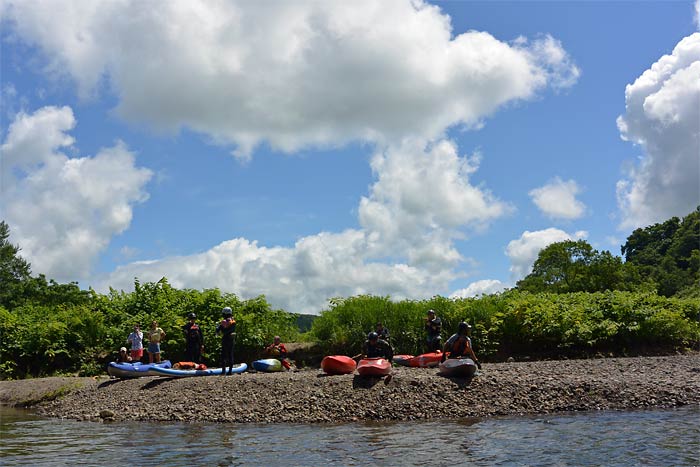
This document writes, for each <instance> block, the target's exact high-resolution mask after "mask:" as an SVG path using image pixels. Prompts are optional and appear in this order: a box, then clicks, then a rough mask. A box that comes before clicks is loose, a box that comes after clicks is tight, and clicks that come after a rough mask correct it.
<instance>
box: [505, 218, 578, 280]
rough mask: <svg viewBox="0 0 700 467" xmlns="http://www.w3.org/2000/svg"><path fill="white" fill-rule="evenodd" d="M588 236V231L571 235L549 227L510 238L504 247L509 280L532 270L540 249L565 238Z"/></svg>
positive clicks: (516, 278) (527, 231)
mask: <svg viewBox="0 0 700 467" xmlns="http://www.w3.org/2000/svg"><path fill="white" fill-rule="evenodd" d="M587 236H588V232H585V231H578V232H575V233H574V234H573V235H572V234H569V233H567V232H564V231H563V230H560V229H555V228H549V229H544V230H536V231H534V232H530V231H529V230H526V231H525V232H523V234H522V235H521V236H520V238H518V239H516V240H511V241H510V242H509V243H508V246H507V247H506V255H507V256H508V257H509V258H510V264H511V266H510V275H511V280H512V281H513V282H516V281H518V280H520V279H522V278H523V277H525V276H527V275H528V274H530V272H532V266H533V264H534V263H535V260H536V259H537V255H539V253H540V251H541V250H542V249H543V248H545V247H546V246H548V245H551V244H552V243H556V242H563V241H565V240H578V239H583V238H586V237H587Z"/></svg>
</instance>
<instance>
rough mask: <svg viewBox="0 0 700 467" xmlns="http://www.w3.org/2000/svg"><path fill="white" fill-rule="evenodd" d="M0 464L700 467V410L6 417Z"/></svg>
mask: <svg viewBox="0 0 700 467" xmlns="http://www.w3.org/2000/svg"><path fill="white" fill-rule="evenodd" d="M0 438H1V440H2V443H0V464H1V465H3V466H15V465H34V466H69V465H70V466H72V465H99V466H111V465H139V466H150V465H168V466H191V465H221V466H223V465H256V466H261V467H262V466H273V465H283V466H285V467H292V466H307V465H309V466H316V465H318V466H324V465H339V466H345V465H421V466H431V467H432V466H443V465H444V466H457V465H475V466H482V465H483V466H492V465H517V466H520V465H527V466H568V465H572V466H574V465H575V466H582V465H605V466H625V467H628V466H633V465H643V466H655V467H656V466H700V408H699V407H697V406H690V407H683V408H678V409H672V410H646V411H632V412H587V413H576V414H563V415H551V416H538V417H508V418H491V419H474V420H447V421H445V420H443V421H439V422H435V421H433V422H421V423H407V422H402V423H353V424H338V425H284V424H274V425H227V424H202V423H200V424H183V423H106V424H102V423H91V422H77V421H72V420H55V419H46V418H40V417H37V416H34V415H32V414H31V413H29V412H27V411H22V410H17V409H10V408H7V407H2V408H0Z"/></svg>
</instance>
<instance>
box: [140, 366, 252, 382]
mask: <svg viewBox="0 0 700 467" xmlns="http://www.w3.org/2000/svg"><path fill="white" fill-rule="evenodd" d="M247 369H248V365H246V364H245V363H239V364H237V365H233V370H232V373H243V372H244V371H246V370H247ZM153 371H154V372H155V373H156V374H157V375H158V376H170V377H171V378H187V377H191V376H217V375H221V374H223V373H225V372H227V371H228V367H227V368H207V369H206V370H179V369H176V368H154V369H153Z"/></svg>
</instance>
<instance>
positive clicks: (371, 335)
mask: <svg viewBox="0 0 700 467" xmlns="http://www.w3.org/2000/svg"><path fill="white" fill-rule="evenodd" d="M375 339H379V334H377V333H376V332H374V331H372V332H370V333H369V334H367V340H370V341H373V340H375Z"/></svg>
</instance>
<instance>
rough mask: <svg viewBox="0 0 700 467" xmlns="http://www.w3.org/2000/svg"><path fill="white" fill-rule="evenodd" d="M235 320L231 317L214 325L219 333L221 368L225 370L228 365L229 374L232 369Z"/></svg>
mask: <svg viewBox="0 0 700 467" xmlns="http://www.w3.org/2000/svg"><path fill="white" fill-rule="evenodd" d="M235 331H236V321H235V320H234V319H233V318H227V319H225V320H222V321H221V322H220V323H219V325H218V326H217V327H216V332H220V333H221V368H222V370H223V371H224V372H225V370H226V367H227V366H228V368H229V370H228V372H229V374H230V373H231V372H232V371H233V344H234V343H235V340H236V339H235V338H236V332H235Z"/></svg>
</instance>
